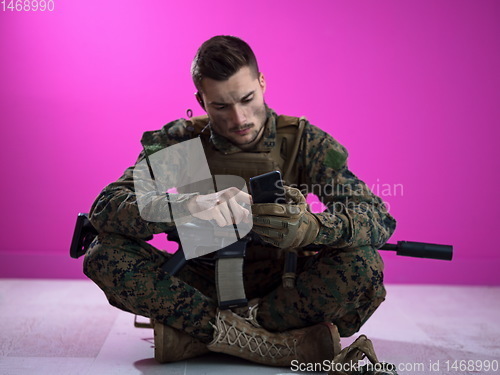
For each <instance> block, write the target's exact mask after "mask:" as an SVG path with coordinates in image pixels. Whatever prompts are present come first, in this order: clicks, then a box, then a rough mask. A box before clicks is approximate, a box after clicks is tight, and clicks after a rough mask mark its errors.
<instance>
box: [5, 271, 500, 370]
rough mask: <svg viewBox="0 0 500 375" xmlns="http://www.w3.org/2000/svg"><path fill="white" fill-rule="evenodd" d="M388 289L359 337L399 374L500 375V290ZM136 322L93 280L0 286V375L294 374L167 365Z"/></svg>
mask: <svg viewBox="0 0 500 375" xmlns="http://www.w3.org/2000/svg"><path fill="white" fill-rule="evenodd" d="M387 289H388V298H387V300H386V301H385V302H384V303H383V304H382V306H381V307H380V308H379V310H378V311H377V312H376V313H375V314H374V316H373V317H372V318H371V319H370V320H369V322H368V323H367V324H366V325H365V326H364V327H363V328H362V330H361V332H360V333H364V334H366V335H367V336H368V337H369V338H371V339H372V341H373V343H374V345H375V350H376V352H377V354H378V356H379V359H381V360H383V361H387V362H392V363H396V364H397V365H398V366H399V371H398V372H399V374H400V375H404V374H412V375H415V374H494V373H500V370H498V371H492V370H490V371H485V370H484V369H485V366H487V365H488V363H490V364H493V365H495V363H497V364H498V362H495V361H500V287H494V288H493V287H452V286H410V285H388V286H387ZM133 321H134V316H133V315H131V314H128V313H125V312H121V311H119V310H117V309H115V308H113V307H111V306H109V305H108V304H107V302H106V299H105V297H104V295H103V294H102V293H101V292H100V290H99V289H98V288H97V287H96V286H95V285H94V284H92V283H91V282H87V281H75V280H71V281H69V280H15V279H0V374H2V375H7V374H8V375H11V374H12V375H17V374H36V375H45V374H47V375H49V374H50V375H59V374H60V375H68V374H71V375H79V374H88V375H101V374H102V375H112V374H117V375H118V374H119V375H128V374H148V375H150V374H172V375H174V374H175V375H177V374H179V375H188V374H239V375H250V374H251V375H255V374H264V375H267V374H269V375H270V374H275V375H278V374H297V372H294V371H292V370H293V369H290V368H281V369H280V368H271V367H264V366H258V365H254V364H252V363H249V362H246V361H243V360H239V359H237V358H232V357H229V356H225V355H218V354H210V355H206V356H204V357H201V358H197V359H194V360H190V361H186V362H179V363H173V364H164V365H160V364H157V363H156V362H155V361H154V359H153V332H152V330H151V329H138V328H134V326H133ZM356 336H357V335H356ZM354 338H355V337H352V338H347V339H343V340H342V343H343V345H348V344H349V343H351V342H352V341H353V340H354ZM469 361H470V362H469ZM453 364H455V366H456V367H454V366H453ZM460 366H462V370H460ZM481 366H482V369H481V368H480V367H481ZM464 368H465V370H464Z"/></svg>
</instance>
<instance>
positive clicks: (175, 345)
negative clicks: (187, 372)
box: [154, 322, 209, 363]
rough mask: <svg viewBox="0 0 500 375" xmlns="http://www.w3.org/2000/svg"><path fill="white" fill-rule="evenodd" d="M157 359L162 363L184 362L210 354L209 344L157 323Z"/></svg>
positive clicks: (155, 338) (155, 328)
mask: <svg viewBox="0 0 500 375" xmlns="http://www.w3.org/2000/svg"><path fill="white" fill-rule="evenodd" d="M154 341H155V359H156V360H157V361H158V362H160V363H167V362H176V361H182V360H186V359H189V358H193V357H198V356H200V355H203V354H206V353H209V350H208V349H207V344H204V343H202V342H201V341H199V340H197V339H195V338H194V337H192V336H189V335H188V334H187V333H184V332H182V331H179V330H178V329H175V328H172V327H169V326H166V325H164V324H161V323H158V322H155V324H154Z"/></svg>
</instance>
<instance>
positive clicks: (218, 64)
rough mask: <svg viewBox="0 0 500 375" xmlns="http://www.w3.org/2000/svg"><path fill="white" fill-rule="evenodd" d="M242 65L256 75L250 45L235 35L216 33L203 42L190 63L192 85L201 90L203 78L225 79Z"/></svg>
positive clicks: (256, 71)
mask: <svg viewBox="0 0 500 375" xmlns="http://www.w3.org/2000/svg"><path fill="white" fill-rule="evenodd" d="M244 66H248V67H250V69H251V70H252V71H254V72H255V76H256V77H257V76H258V73H259V67H258V65H257V59H256V58H255V55H254V53H253V51H252V49H251V48H250V46H249V45H248V44H247V43H246V42H244V41H243V40H241V39H240V38H237V37H235V36H230V35H217V36H214V37H212V38H210V39H209V40H207V41H206V42H204V43H203V44H202V45H201V47H200V48H199V49H198V52H197V53H196V56H195V57H194V59H193V63H192V65H191V76H192V77H193V82H194V85H195V86H196V88H197V89H198V90H201V82H202V81H203V78H206V77H208V78H211V79H213V80H216V81H225V80H227V79H229V77H231V76H232V75H233V74H235V73H236V72H237V71H238V70H240V69H241V68H243V67H244Z"/></svg>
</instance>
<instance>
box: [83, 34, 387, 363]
mask: <svg viewBox="0 0 500 375" xmlns="http://www.w3.org/2000/svg"><path fill="white" fill-rule="evenodd" d="M191 72H192V78H193V81H194V85H195V86H196V88H197V90H198V92H197V93H196V98H197V100H198V102H199V104H200V105H201V107H202V108H203V109H204V110H205V111H206V113H207V115H206V116H201V117H196V118H191V119H188V120H186V119H179V120H176V121H173V122H170V123H168V124H167V125H165V126H164V127H163V128H162V129H161V130H158V131H152V132H146V133H144V135H143V138H142V144H143V145H144V147H145V150H143V152H141V154H140V155H139V158H138V160H137V162H140V161H141V160H143V159H144V158H145V152H147V150H148V149H150V150H152V149H160V148H165V147H168V146H171V145H174V144H177V143H180V142H183V141H186V140H189V139H192V138H194V137H198V136H199V137H200V139H201V141H202V144H203V148H204V151H205V154H206V155H207V159H208V163H209V166H210V170H211V173H212V175H237V176H241V177H243V178H244V179H245V180H246V181H248V179H249V178H250V177H252V176H256V175H259V174H262V173H266V172H269V171H273V170H280V171H282V173H283V176H284V182H285V184H286V185H287V188H286V197H287V199H288V200H287V203H283V204H278V203H275V204H254V205H252V208H251V211H252V214H253V217H251V219H253V230H252V231H253V235H252V238H253V240H252V241H251V242H250V243H249V244H248V247H247V256H246V258H245V263H244V271H243V277H244V285H245V291H246V294H247V296H248V298H249V299H251V304H250V305H251V306H250V309H249V310H248V311H247V312H242V311H231V310H219V309H218V307H217V303H216V299H215V296H216V291H215V286H214V282H215V274H214V267H213V264H212V263H211V262H210V261H207V259H192V260H190V261H189V262H188V263H187V265H186V266H185V267H184V268H183V269H182V270H181V271H180V272H179V273H178V274H176V276H172V275H170V274H168V273H167V272H165V271H163V270H162V269H161V266H162V265H163V264H164V263H165V262H166V261H167V260H168V259H169V257H170V254H168V253H166V252H164V251H160V250H158V249H156V248H155V247H153V246H152V245H150V244H148V243H147V242H146V241H147V240H148V239H149V238H151V236H152V235H153V234H158V233H169V232H171V231H172V230H173V229H174V224H173V223H169V222H149V221H146V220H144V219H143V218H142V217H141V215H140V213H139V210H138V205H137V200H136V194H135V191H134V182H133V170H134V167H133V166H132V167H130V168H128V169H127V170H126V171H125V172H124V174H123V176H122V177H120V178H119V179H118V180H117V181H116V182H113V183H111V184H110V185H108V186H107V187H105V188H104V190H103V191H102V192H101V193H100V195H99V196H98V197H97V199H96V201H95V202H94V204H93V206H92V208H91V211H90V215H89V217H90V221H91V222H92V224H93V225H94V227H95V228H96V229H97V231H98V232H99V234H98V236H97V237H96V239H95V240H94V241H93V243H92V244H91V246H90V248H89V250H88V252H87V254H86V256H85V262H84V272H85V274H86V275H87V276H88V277H89V278H91V279H92V280H93V281H94V282H95V283H96V284H97V285H98V286H99V287H100V288H101V289H102V290H103V291H104V293H105V294H106V296H107V298H108V300H109V302H110V304H111V305H113V306H116V307H118V308H120V309H122V310H125V311H129V312H132V313H134V314H138V315H142V316H146V317H150V318H151V319H152V320H153V321H154V322H155V323H156V324H155V346H156V348H155V358H156V359H158V360H159V361H160V362H170V361H176V360H181V359H187V358H191V357H194V356H197V355H200V354H203V353H207V352H209V351H213V352H222V353H227V354H230V355H234V356H238V357H241V358H245V359H248V360H251V361H254V362H258V363H262V364H266V365H276V366H290V364H291V363H292V361H293V360H298V361H301V362H309V363H312V362H320V361H323V360H331V359H332V358H333V357H334V355H336V354H338V353H339V351H340V343H339V334H340V336H350V335H352V334H354V333H355V332H357V331H358V330H359V329H360V327H361V326H362V325H363V324H364V323H365V322H366V320H367V319H368V318H369V317H370V316H371V315H372V314H373V312H374V311H375V310H376V309H377V307H378V306H379V305H380V303H381V302H382V301H383V300H384V298H385V295H386V292H385V289H384V286H383V262H382V259H381V257H380V255H379V254H378V252H377V249H378V248H380V247H381V246H382V245H383V244H384V243H385V242H386V241H387V240H388V239H389V237H390V236H391V234H392V233H393V231H394V229H395V226H396V222H395V220H394V219H393V218H392V216H391V215H390V214H389V213H388V212H387V210H386V208H385V206H384V203H383V202H382V200H381V199H380V198H379V197H377V196H376V195H374V194H373V193H372V192H371V191H370V190H369V189H368V188H367V186H366V185H365V184H364V182H362V181H361V180H359V179H358V178H357V177H356V176H355V175H354V174H353V173H352V172H351V171H350V170H349V169H348V166H347V151H346V149H345V148H344V147H343V146H342V145H340V144H339V143H338V142H337V141H336V140H335V139H333V138H332V137H331V136H330V135H329V134H327V133H325V132H324V131H322V130H320V129H319V128H317V127H315V126H313V125H311V124H310V123H309V122H308V121H307V120H305V119H304V118H300V119H299V118H295V117H289V116H282V115H277V114H276V113H275V112H274V111H273V110H272V109H270V108H269V107H268V106H267V105H266V103H265V101H264V93H265V90H266V80H265V78H264V75H263V74H262V73H261V72H260V71H259V68H258V64H257V61H256V58H255V56H254V54H253V52H252V50H251V49H250V47H249V46H248V44H247V43H245V42H244V41H242V40H241V39H239V38H236V37H232V36H216V37H213V38H211V39H209V40H207V41H206V42H204V43H203V44H202V46H201V47H200V48H199V49H198V51H197V54H196V56H195V58H194V61H193V64H192V70H191ZM229 193H231V194H232V192H231V191H229ZM229 193H228V191H223V192H222V193H215V194H211V195H195V196H193V195H190V194H187V195H184V194H174V195H171V196H169V198H165V199H171V200H172V201H175V203H176V204H178V205H180V206H181V207H183V209H185V210H187V211H189V212H190V213H191V214H193V216H196V217H198V218H200V219H202V220H210V219H213V220H215V221H216V222H217V224H218V225H220V226H225V225H231V224H232V223H233V222H234V221H241V220H248V219H249V217H248V215H249V211H248V210H246V209H245V208H244V207H243V206H241V205H239V204H236V205H234V204H232V205H231V204H230V206H231V208H232V210H233V213H232V215H231V212H230V211H229V207H228V204H227V202H228V201H227V200H224V199H222V202H226V203H224V204H220V202H221V197H222V198H223V196H224V194H229ZM233 193H234V192H233ZM307 193H314V194H316V195H318V197H319V198H320V200H321V201H322V202H323V204H325V205H326V207H327V210H326V211H325V212H321V213H312V212H310V211H309V209H305V207H306V204H305V196H307ZM237 196H239V197H241V198H242V199H248V197H247V196H246V195H245V193H243V192H238V195H237ZM291 247H293V248H299V249H300V250H299V252H298V255H299V256H298V265H297V273H296V280H295V286H294V288H286V287H285V286H284V285H283V283H282V272H283V251H282V249H287V248H291Z"/></svg>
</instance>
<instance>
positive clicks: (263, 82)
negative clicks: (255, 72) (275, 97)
mask: <svg viewBox="0 0 500 375" xmlns="http://www.w3.org/2000/svg"><path fill="white" fill-rule="evenodd" d="M259 85H260V87H261V89H262V93H265V92H266V78H265V77H264V74H262V73H259Z"/></svg>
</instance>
